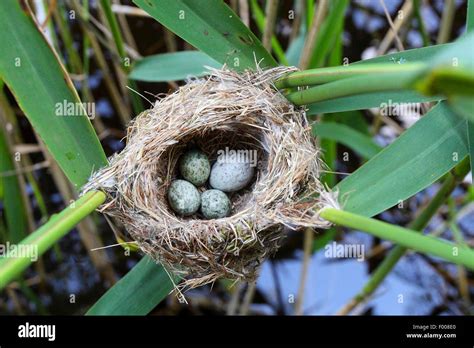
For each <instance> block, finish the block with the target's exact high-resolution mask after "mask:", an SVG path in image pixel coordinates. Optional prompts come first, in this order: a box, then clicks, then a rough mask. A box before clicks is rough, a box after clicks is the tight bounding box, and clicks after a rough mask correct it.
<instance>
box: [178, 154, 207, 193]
mask: <svg viewBox="0 0 474 348" xmlns="http://www.w3.org/2000/svg"><path fill="white" fill-rule="evenodd" d="M179 171H180V173H181V175H182V176H183V178H185V179H186V180H187V181H189V182H190V183H192V184H194V185H196V186H201V185H203V184H204V183H205V182H206V181H207V179H208V178H209V173H210V171H211V165H210V163H209V159H208V158H207V156H206V154H205V153H204V152H202V151H200V150H197V149H194V150H189V151H187V152H186V153H184V154H183V155H182V156H181V158H180V159H179Z"/></svg>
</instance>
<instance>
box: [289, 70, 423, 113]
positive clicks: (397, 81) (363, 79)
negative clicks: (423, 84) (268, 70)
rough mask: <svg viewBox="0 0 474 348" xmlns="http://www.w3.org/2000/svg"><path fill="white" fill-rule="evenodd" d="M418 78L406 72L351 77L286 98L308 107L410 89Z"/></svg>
mask: <svg viewBox="0 0 474 348" xmlns="http://www.w3.org/2000/svg"><path fill="white" fill-rule="evenodd" d="M416 76H417V74H416V71H415V72H414V71H404V72H390V73H377V74H370V75H366V76H356V77H349V78H347V79H343V80H339V81H334V82H329V83H326V84H324V85H321V86H316V87H312V88H309V89H305V90H301V91H297V92H292V93H290V94H288V95H287V96H286V98H287V99H288V100H289V101H290V102H292V103H293V104H296V105H307V104H311V103H316V102H319V101H323V100H331V99H336V98H340V97H345V96H349V95H357V94H362V93H370V92H381V91H396V90H402V89H410V87H411V86H412V84H413V80H414V79H415V78H416Z"/></svg>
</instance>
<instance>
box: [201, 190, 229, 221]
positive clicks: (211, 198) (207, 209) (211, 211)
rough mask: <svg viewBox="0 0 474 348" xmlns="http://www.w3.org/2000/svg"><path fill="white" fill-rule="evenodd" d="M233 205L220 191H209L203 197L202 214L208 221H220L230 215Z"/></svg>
mask: <svg viewBox="0 0 474 348" xmlns="http://www.w3.org/2000/svg"><path fill="white" fill-rule="evenodd" d="M231 207H232V205H231V203H230V200H229V198H228V197H227V195H226V194H225V193H224V192H222V191H219V190H207V191H205V192H203V193H202V195H201V212H202V215H204V217H205V218H206V219H220V218H223V217H226V216H228V215H229V214H230V210H231Z"/></svg>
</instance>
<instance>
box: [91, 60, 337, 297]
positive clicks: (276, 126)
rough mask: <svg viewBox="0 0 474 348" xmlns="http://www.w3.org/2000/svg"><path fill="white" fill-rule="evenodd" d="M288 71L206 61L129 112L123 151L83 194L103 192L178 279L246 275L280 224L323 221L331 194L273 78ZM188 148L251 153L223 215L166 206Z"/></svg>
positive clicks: (267, 251) (112, 211)
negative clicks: (246, 180) (251, 170)
mask: <svg viewBox="0 0 474 348" xmlns="http://www.w3.org/2000/svg"><path fill="white" fill-rule="evenodd" d="M292 70H293V69H291V68H283V67H279V68H274V69H270V70H265V71H262V70H260V69H257V72H251V71H246V72H244V73H235V72H232V71H229V70H227V69H225V67H224V68H223V69H221V70H215V69H210V75H209V76H208V77H206V78H205V79H199V80H192V81H189V82H188V83H187V84H186V85H184V86H182V87H180V88H179V89H178V90H177V91H176V92H175V93H173V94H171V95H168V96H166V97H164V98H162V99H159V100H158V101H157V102H156V103H155V105H154V107H153V108H152V109H149V110H147V111H144V112H143V113H141V114H140V115H139V116H137V117H136V118H135V120H133V121H132V123H131V124H130V125H129V128H128V134H127V145H126V147H125V149H124V150H123V151H122V152H121V153H120V154H118V155H114V156H113V157H112V158H111V159H110V164H109V166H107V167H105V168H103V169H101V170H99V171H98V172H96V173H95V174H94V175H93V176H92V177H91V179H90V181H89V183H88V184H87V185H86V186H85V187H84V189H83V193H85V192H87V191H89V190H98V189H99V190H102V191H104V192H105V193H106V195H107V201H106V203H105V204H104V205H102V206H101V207H100V209H99V210H100V211H101V212H103V213H105V214H107V215H109V216H111V217H114V218H117V219H118V220H119V221H120V222H121V223H122V224H123V225H124V227H125V229H126V230H127V231H128V234H129V236H130V237H131V238H132V239H133V240H134V241H136V242H137V244H138V246H139V247H140V249H141V250H142V251H143V252H144V253H145V254H148V255H149V256H151V257H152V258H153V259H154V260H156V261H157V262H160V263H162V264H163V265H165V267H166V268H167V269H168V270H170V271H172V272H174V273H175V274H178V275H181V276H182V278H183V280H184V282H182V283H181V284H182V286H183V287H189V288H192V287H196V286H200V285H203V284H206V283H210V282H214V281H215V280H216V279H218V278H221V277H225V278H230V279H240V280H245V281H252V280H254V279H255V277H256V273H257V271H258V268H259V265H261V263H262V261H263V260H264V259H265V258H267V257H268V256H269V255H271V254H272V253H274V252H275V251H276V250H277V249H278V247H279V246H280V244H281V242H282V240H283V239H284V237H285V234H286V232H285V230H286V229H288V228H290V229H300V228H303V227H317V228H327V227H329V226H330V223H329V222H327V221H324V220H322V219H321V218H320V217H319V214H318V212H319V211H320V210H321V209H322V208H323V207H325V206H337V202H336V200H335V198H334V197H333V196H332V195H331V194H330V193H329V192H328V191H327V190H325V188H324V187H323V185H322V184H321V183H320V181H319V179H318V178H319V176H320V169H321V167H322V162H321V160H320V150H319V148H318V147H317V146H316V144H315V142H314V139H313V138H312V136H311V134H310V126H309V125H308V121H307V119H306V115H305V112H304V110H302V109H299V108H295V107H294V106H293V105H292V104H290V103H289V102H288V101H287V100H286V99H285V98H284V97H283V96H282V95H281V94H280V93H279V92H278V91H277V90H276V89H275V88H274V86H273V81H274V80H275V79H276V78H278V77H280V76H281V75H282V74H284V73H287V72H289V71H292ZM191 146H197V147H199V148H200V149H201V150H202V151H204V152H205V153H206V154H207V155H208V156H209V158H210V160H211V161H212V160H215V159H216V153H217V151H218V150H222V149H225V148H226V147H227V148H231V149H236V150H240V149H244V150H255V151H256V153H257V154H258V170H257V171H256V175H255V180H254V182H253V184H252V185H251V186H250V187H248V188H247V189H244V190H241V191H239V192H237V193H234V194H233V195H231V196H230V197H229V198H230V199H231V202H232V215H231V216H229V217H226V218H221V219H214V220H205V219H204V218H203V217H202V216H201V215H200V214H199V213H197V214H195V215H192V216H190V217H185V218H183V217H180V216H178V215H176V214H175V213H174V212H173V211H172V210H171V209H170V206H169V204H168V201H167V192H168V187H169V185H170V183H171V182H172V181H173V180H174V179H177V178H178V171H177V170H176V167H177V162H178V159H179V157H180V155H181V154H182V153H183V152H184V151H185V150H186V149H188V148H189V147H191Z"/></svg>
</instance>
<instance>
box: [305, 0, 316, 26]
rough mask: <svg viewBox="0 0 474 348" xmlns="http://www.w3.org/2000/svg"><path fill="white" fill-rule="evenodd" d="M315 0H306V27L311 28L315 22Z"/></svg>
mask: <svg viewBox="0 0 474 348" xmlns="http://www.w3.org/2000/svg"><path fill="white" fill-rule="evenodd" d="M313 14H314V0H306V29H307V30H309V28H311V25H312V24H313Z"/></svg>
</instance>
